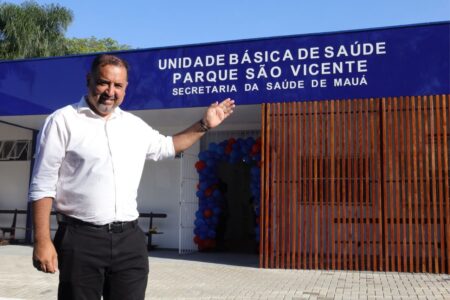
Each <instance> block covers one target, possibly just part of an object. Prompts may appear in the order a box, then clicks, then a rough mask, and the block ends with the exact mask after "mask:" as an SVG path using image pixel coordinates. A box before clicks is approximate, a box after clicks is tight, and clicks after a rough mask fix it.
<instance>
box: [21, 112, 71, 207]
mask: <svg viewBox="0 0 450 300" xmlns="http://www.w3.org/2000/svg"><path fill="white" fill-rule="evenodd" d="M58 121H59V122H58ZM66 141H67V132H66V130H65V126H64V122H63V120H58V116H57V115H56V116H55V115H50V116H49V117H48V118H47V119H46V121H45V124H44V126H43V128H42V129H41V131H40V133H39V135H38V139H37V146H36V153H35V162H34V168H33V174H32V178H31V183H30V189H29V198H28V199H29V201H36V200H39V199H42V198H45V197H52V198H55V196H56V185H57V182H58V174H59V169H60V166H61V162H62V161H63V159H64V156H65V148H66V147H65V145H66Z"/></svg>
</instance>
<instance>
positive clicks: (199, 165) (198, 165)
mask: <svg viewBox="0 0 450 300" xmlns="http://www.w3.org/2000/svg"><path fill="white" fill-rule="evenodd" d="M195 168H196V169H197V171H201V170H203V169H204V168H206V163H205V162H204V161H203V160H199V161H198V162H196V163H195Z"/></svg>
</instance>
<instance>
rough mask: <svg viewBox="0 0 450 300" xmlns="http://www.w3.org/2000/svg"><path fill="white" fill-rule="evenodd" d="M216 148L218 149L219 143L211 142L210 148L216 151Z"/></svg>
mask: <svg viewBox="0 0 450 300" xmlns="http://www.w3.org/2000/svg"><path fill="white" fill-rule="evenodd" d="M216 149H217V144H216V143H210V144H209V146H208V150H209V151H212V152H214V151H216Z"/></svg>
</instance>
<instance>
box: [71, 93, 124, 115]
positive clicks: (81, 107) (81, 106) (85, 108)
mask: <svg viewBox="0 0 450 300" xmlns="http://www.w3.org/2000/svg"><path fill="white" fill-rule="evenodd" d="M86 97H87V96H83V97H81V100H80V102H78V105H77V112H78V113H85V114H90V115H91V116H93V117H98V118H102V117H101V116H99V115H97V114H96V113H95V112H94V111H93V110H92V109H91V108H90V107H89V105H88V104H87V100H86ZM122 114H123V111H122V110H121V109H120V107H116V108H115V109H114V111H113V112H112V113H111V117H109V119H114V118H117V117H119V116H120V115H122Z"/></svg>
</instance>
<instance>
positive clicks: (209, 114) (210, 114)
mask: <svg viewBox="0 0 450 300" xmlns="http://www.w3.org/2000/svg"><path fill="white" fill-rule="evenodd" d="M235 106H236V105H235V104H234V100H232V99H230V98H228V99H226V100H224V101H222V102H220V103H219V102H215V103H213V104H211V105H210V106H209V107H208V109H207V110H206V111H205V114H204V115H203V118H202V119H201V120H200V121H198V122H196V123H194V124H193V125H192V126H190V127H189V128H187V129H185V130H183V131H182V132H179V133H177V134H175V135H174V136H173V144H174V147H175V152H176V153H179V152H182V151H184V150H186V149H187V148H189V147H190V146H192V144H194V143H195V142H196V141H198V140H199V139H200V138H201V137H202V136H203V135H204V134H205V132H206V131H207V130H208V129H212V128H214V127H217V126H218V125H220V124H221V123H222V122H223V121H224V120H225V119H226V118H228V117H229V116H230V115H231V114H232V113H233V110H234V108H235Z"/></svg>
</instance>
